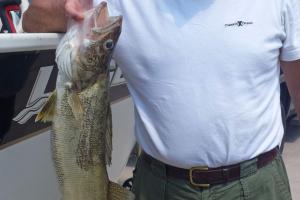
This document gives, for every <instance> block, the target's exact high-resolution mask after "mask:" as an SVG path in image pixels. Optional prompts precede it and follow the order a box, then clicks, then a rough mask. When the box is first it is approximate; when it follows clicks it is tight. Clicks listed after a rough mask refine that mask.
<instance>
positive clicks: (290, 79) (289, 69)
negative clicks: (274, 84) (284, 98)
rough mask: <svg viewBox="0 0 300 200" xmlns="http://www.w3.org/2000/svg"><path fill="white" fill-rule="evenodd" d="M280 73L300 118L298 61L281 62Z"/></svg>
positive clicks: (299, 66)
mask: <svg viewBox="0 0 300 200" xmlns="http://www.w3.org/2000/svg"><path fill="white" fill-rule="evenodd" d="M282 71H283V73H284V77H285V80H286V83H287V86H288V89H289V92H290V95H291V98H292V102H293V104H294V106H295V109H296V112H297V114H298V116H299V117H300V60H297V61H292V62H282Z"/></svg>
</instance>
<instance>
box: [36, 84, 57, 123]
mask: <svg viewBox="0 0 300 200" xmlns="http://www.w3.org/2000/svg"><path fill="white" fill-rule="evenodd" d="M56 99H57V91H56V90H54V91H53V92H52V93H51V94H50V96H49V98H48V100H47V102H46V104H45V105H44V106H43V108H42V110H41V111H40V112H39V113H38V115H37V116H36V118H35V122H38V121H41V122H48V121H52V120H53V118H54V115H55V107H56Z"/></svg>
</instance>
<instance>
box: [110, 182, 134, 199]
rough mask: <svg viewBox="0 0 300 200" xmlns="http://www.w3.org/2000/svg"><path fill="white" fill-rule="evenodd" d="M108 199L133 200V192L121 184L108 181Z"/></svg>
mask: <svg viewBox="0 0 300 200" xmlns="http://www.w3.org/2000/svg"><path fill="white" fill-rule="evenodd" d="M108 194H109V198H108V200H134V194H133V193H132V192H130V191H129V190H127V189H125V188H123V187H122V186H120V185H118V184H116V183H113V182H109V192H108Z"/></svg>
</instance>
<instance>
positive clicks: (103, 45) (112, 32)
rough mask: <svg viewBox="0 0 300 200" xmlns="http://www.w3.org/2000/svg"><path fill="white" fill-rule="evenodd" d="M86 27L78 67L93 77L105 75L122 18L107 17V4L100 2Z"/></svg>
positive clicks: (118, 34)
mask: <svg viewBox="0 0 300 200" xmlns="http://www.w3.org/2000/svg"><path fill="white" fill-rule="evenodd" d="M88 26H89V30H90V31H89V32H88V33H87V34H86V35H85V36H84V39H83V42H82V43H81V45H80V47H79V59H80V66H82V69H83V70H86V71H88V72H89V73H92V74H93V75H95V74H96V75H99V74H103V73H107V72H108V67H109V64H110V61H111V58H112V54H113V50H114V48H115V46H116V43H117V41H118V39H119V36H120V34H121V27H122V16H109V13H108V7H107V3H106V2H102V3H100V4H99V6H97V7H96V8H95V10H94V13H93V16H92V17H91V18H90V19H89V22H88Z"/></svg>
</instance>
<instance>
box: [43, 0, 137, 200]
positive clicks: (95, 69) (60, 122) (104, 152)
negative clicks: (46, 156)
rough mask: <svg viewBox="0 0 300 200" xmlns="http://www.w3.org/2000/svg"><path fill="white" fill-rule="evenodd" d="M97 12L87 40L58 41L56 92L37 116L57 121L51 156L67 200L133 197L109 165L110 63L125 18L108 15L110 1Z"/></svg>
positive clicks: (71, 37)
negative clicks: (110, 172)
mask: <svg viewBox="0 0 300 200" xmlns="http://www.w3.org/2000/svg"><path fill="white" fill-rule="evenodd" d="M93 16H94V18H92V19H93V20H92V21H91V22H90V24H93V26H91V31H90V32H89V33H88V34H86V35H85V37H84V39H83V40H82V43H80V44H78V45H74V44H73V43H72V42H73V41H74V40H75V39H76V37H77V35H76V34H69V35H68V33H67V34H66V36H65V38H64V39H62V41H61V43H60V45H59V46H58V49H57V52H56V62H57V65H58V68H59V74H58V78H57V85H56V91H55V93H54V94H53V95H52V97H51V98H50V99H52V100H50V99H49V101H48V103H47V104H46V105H45V107H44V109H43V110H42V111H41V113H40V114H39V115H38V117H37V118H38V120H42V121H43V120H47V119H51V120H52V121H53V125H52V126H53V131H52V135H51V147H52V156H53V161H54V164H55V169H56V173H57V177H58V181H59V185H60V191H61V195H62V199H63V200H131V199H132V200H133V199H134V196H133V194H132V193H131V192H129V191H127V190H125V189H124V188H122V187H121V186H118V185H117V184H114V183H111V182H110V181H109V178H108V174H107V170H106V166H107V165H109V164H110V163H111V152H112V119H111V109H110V104H109V70H108V67H109V63H110V61H111V57H112V53H113V50H114V46H115V44H116V43H117V41H118V38H119V36H120V33H121V25H122V17H121V16H117V17H109V16H108V9H107V4H106V3H101V4H100V5H99V6H98V8H97V9H95V11H94V14H93ZM70 66H71V67H70ZM77 104H80V105H77ZM78 108H80V109H78ZM51 109H54V111H49V110H51ZM49 113H52V115H53V116H51V117H49V116H47V115H48V114H49Z"/></svg>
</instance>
